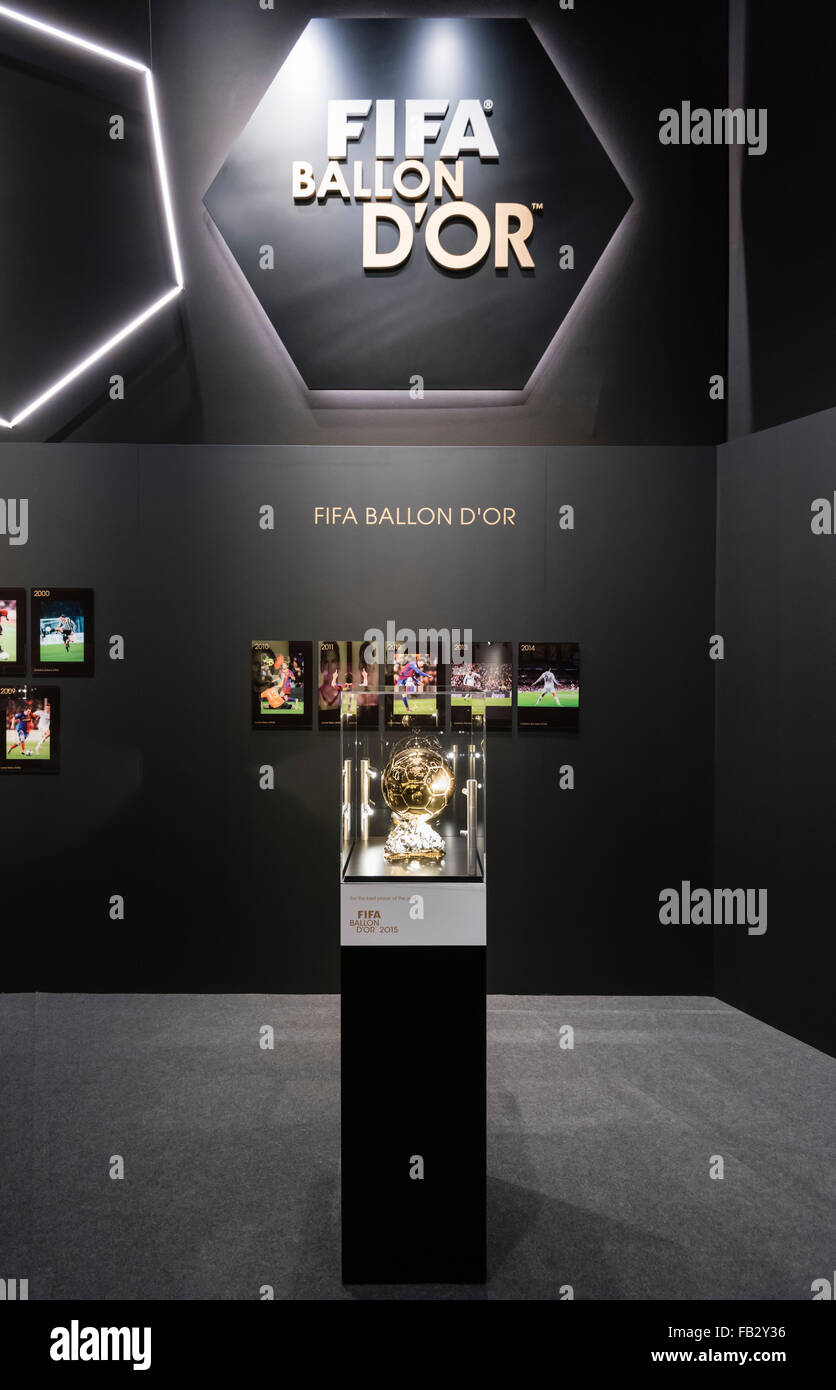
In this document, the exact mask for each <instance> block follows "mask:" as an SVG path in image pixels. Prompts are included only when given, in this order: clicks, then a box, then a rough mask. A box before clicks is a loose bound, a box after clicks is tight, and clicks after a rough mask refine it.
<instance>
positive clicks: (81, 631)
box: [31, 589, 93, 676]
mask: <svg viewBox="0 0 836 1390" xmlns="http://www.w3.org/2000/svg"><path fill="white" fill-rule="evenodd" d="M31 627H32V642H33V651H34V653H35V654H36V660H35V664H34V667H33V669H34V672H35V674H36V675H44V674H49V675H58V674H59V673H60V674H61V675H62V676H63V675H68V676H70V675H77V676H88V675H92V674H93V591H92V589H33V590H32V620H31Z"/></svg>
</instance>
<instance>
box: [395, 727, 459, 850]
mask: <svg viewBox="0 0 836 1390" xmlns="http://www.w3.org/2000/svg"><path fill="white" fill-rule="evenodd" d="M453 786H454V780H453V774H452V772H451V771H450V768H449V767H448V765H447V763H446V762H445V760H444V756H443V754H442V752H441V744H440V743H439V741H438V739H436V738H433V737H432V736H431V735H426V734H412V735H411V736H410V737H409V738H405V739H401V741H400V742H399V743H397V744H396V745H395V747H394V749H393V751H392V756H391V757H390V759H389V761H388V763H387V764H386V767H385V768H384V771H383V777H382V780H381V790H382V792H383V797H384V800H385V802H386V805H387V806H388V807H389V810H390V811H391V812H392V817H393V823H392V828H391V830H390V831H389V836H388V839H387V841H386V844H385V845H384V846H383V857H384V859H386V860H387V861H388V863H390V864H398V863H401V862H403V861H405V860H407V861H408V860H412V859H418V860H420V859H434V860H439V859H443V858H444V853H445V849H444V841H443V840H442V838H441V836H440V835H439V834H438V832H437V831H436V830H434V829H433V827H432V826H431V825H430V821H431V820H435V818H436V816H440V815H441V812H442V811H443V810H444V807H445V806H446V805H447V802H448V801H449V800H450V797H451V795H452V792H453Z"/></svg>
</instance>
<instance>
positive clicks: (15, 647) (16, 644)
mask: <svg viewBox="0 0 836 1390" xmlns="http://www.w3.org/2000/svg"><path fill="white" fill-rule="evenodd" d="M25 636H26V590H25V589H0V679H2V680H3V681H6V680H7V679H8V677H9V676H12V675H18V674H19V675H22V674H23V672H24V671H25V670H26V657H25V646H26V643H25Z"/></svg>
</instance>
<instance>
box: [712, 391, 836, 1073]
mask: <svg viewBox="0 0 836 1390" xmlns="http://www.w3.org/2000/svg"><path fill="white" fill-rule="evenodd" d="M835 455H836V411H832V410H831V411H827V412H825V413H824V414H821V415H816V416H812V417H810V418H808V419H806V420H798V421H795V422H793V423H792V424H789V425H782V426H780V427H778V428H776V429H772V430H768V431H765V432H764V433H761V434H756V435H752V436H749V437H748V438H745V439H740V440H736V441H735V442H733V443H731V444H727V445H724V446H723V447H722V448H721V449H720V451H719V462H718V489H717V632H718V633H722V634H723V636H724V637H725V640H726V655H725V659H724V660H723V661H722V662H718V663H717V681H716V698H717V753H716V760H717V774H716V775H717V793H716V798H717V799H716V829H717V864H716V882H717V884H719V885H721V886H722V885H725V886H729V887H735V886H749V887H755V886H757V887H764V888H766V889H767V891H768V895H769V896H768V902H769V922H768V928H767V931H766V934H765V935H764V936H749V935H747V934H743V933H741V932H740V930H739V929H737V928H734V929H732V928H725V929H724V928H717V929H716V939H715V989H716V993H717V994H718V995H719V996H720V997H721V998H722V999H725V1000H727V1001H728V1002H729V1003H732V1004H736V1005H737V1006H738V1007H740V1008H742V1009H745V1010H746V1011H747V1012H749V1013H753V1014H755V1015H756V1017H758V1018H761V1019H765V1020H766V1021H767V1022H768V1023H772V1024H774V1025H775V1027H777V1028H781V1029H784V1030H785V1031H786V1032H789V1033H793V1034H795V1035H796V1036H797V1037H799V1038H803V1039H804V1040H805V1041H806V1042H809V1043H812V1044H814V1045H815V1046H817V1047H821V1048H824V1049H825V1050H827V1051H834V1050H836V1037H834V1027H833V980H834V966H836V951H834V940H835V939H836V937H834V929H833V884H832V877H833V864H834V862H836V821H835V820H834V813H833V794H834V785H836V740H834V734H833V718H834V709H836V642H834V632H836V537H833V536H814V535H813V534H812V532H811V529H810V522H811V511H810V504H811V503H812V502H813V500H814V499H815V498H819V497H829V498H830V501H831V503H832V502H833V500H834V491H836V467H834V462H833V460H834V456H835Z"/></svg>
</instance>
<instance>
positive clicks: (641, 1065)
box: [0, 995, 836, 1299]
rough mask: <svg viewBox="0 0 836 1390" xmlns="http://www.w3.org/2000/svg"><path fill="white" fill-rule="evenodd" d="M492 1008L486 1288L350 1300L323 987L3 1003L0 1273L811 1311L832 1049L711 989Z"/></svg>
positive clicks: (829, 1211) (140, 1287)
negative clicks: (265, 1028) (739, 1302)
mask: <svg viewBox="0 0 836 1390" xmlns="http://www.w3.org/2000/svg"><path fill="white" fill-rule="evenodd" d="M488 1008H489V1012H488V1250H489V1282H488V1284H487V1287H485V1288H482V1287H479V1288H471V1287H450V1288H448V1287H444V1286H433V1287H431V1288H420V1287H418V1288H409V1287H398V1288H362V1289H357V1288H353V1289H346V1288H344V1287H343V1286H342V1284H341V1283H340V1276H339V1269H340V1261H339V1204H338V1194H339V1186H338V1180H339V1171H338V1162H339V1000H338V999H337V998H336V997H334V996H318V995H285V996H269V997H268V996H257V995H210V996H206V995H200V996H192V995H156V996H148V995H3V996H0V1113H2V1125H1V1126H0V1164H1V1165H2V1190H3V1197H2V1205H0V1277H5V1278H15V1277H16V1278H28V1280H29V1297H30V1299H60V1298H85V1299H109V1298H136V1299H144V1298H157V1299H207V1298H208V1299H213V1298H214V1299H257V1298H258V1297H259V1293H260V1290H261V1289H262V1288H263V1286H266V1285H269V1286H271V1287H272V1289H273V1292H274V1296H275V1297H276V1298H277V1299H344V1298H450V1299H462V1298H467V1299H483V1298H488V1299H529V1298H539V1299H543V1298H547V1299H548V1298H557V1297H559V1296H560V1294H559V1290H560V1289H561V1287H562V1286H566V1285H571V1287H572V1289H573V1291H574V1297H575V1298H576V1299H665V1298H675V1299H694V1298H696V1299H720V1298H734V1299H752V1298H769V1299H809V1298H810V1296H811V1292H810V1285H811V1283H812V1281H813V1280H814V1279H816V1278H820V1277H830V1276H831V1275H832V1271H833V1268H834V1255H836V1241H835V1240H834V1220H833V1217H834V1186H833V1174H834V1152H833V1150H834V1124H833V1119H834V1109H835V1108H836V1107H835V1106H834V1076H836V1063H834V1061H833V1060H831V1059H830V1058H828V1057H826V1056H824V1055H823V1054H822V1053H820V1052H816V1051H814V1050H813V1049H812V1048H809V1047H806V1046H805V1045H804V1044H803V1043H800V1042H797V1041H795V1040H793V1039H792V1038H788V1037H786V1036H785V1035H784V1034H782V1033H779V1032H776V1031H775V1030H774V1029H772V1028H769V1027H767V1026H766V1025H765V1024H762V1023H758V1022H756V1021H755V1020H754V1019H752V1018H749V1017H747V1016H746V1015H745V1014H742V1013H739V1012H738V1011H737V1010H735V1009H732V1008H730V1007H728V1006H727V1005H725V1004H722V1003H720V1002H718V1001H717V1000H716V999H710V998H673V999H664V998H655V997H654V998H621V997H619V998H587V997H584V998H580V997H576V996H575V997H567V998H562V997H554V996H548V997H545V996H544V997H524V998H523V997H517V996H507V995H502V996H492V997H491V998H490V999H489V1001H488ZM264 1024H270V1025H271V1026H272V1027H273V1029H274V1031H275V1047H274V1050H273V1051H266V1050H262V1049H261V1048H260V1046H259V1036H260V1034H259V1030H260V1028H261V1027H262V1025H264ZM565 1024H570V1025H571V1026H572V1027H573V1028H574V1031H575V1036H574V1044H575V1045H574V1048H573V1049H572V1050H565V1049H563V1048H561V1046H560V1039H561V1033H560V1029H561V1027H562V1026H563V1025H565ZM114 1155H121V1157H122V1158H123V1160H124V1171H125V1176H124V1179H123V1180H121V1181H114V1180H113V1179H112V1178H111V1177H110V1166H111V1158H112V1156H114ZM715 1155H718V1156H720V1157H721V1158H722V1159H723V1165H724V1176H723V1178H722V1179H717V1178H712V1177H711V1176H710V1167H711V1161H712V1157H713V1156H715Z"/></svg>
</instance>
